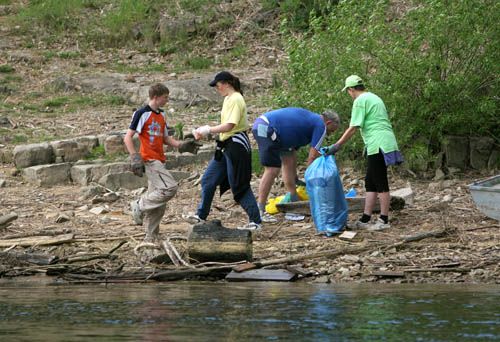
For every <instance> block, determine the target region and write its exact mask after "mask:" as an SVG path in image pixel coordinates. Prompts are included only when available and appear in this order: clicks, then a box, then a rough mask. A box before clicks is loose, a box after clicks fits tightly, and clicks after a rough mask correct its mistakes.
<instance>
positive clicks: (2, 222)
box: [0, 213, 17, 229]
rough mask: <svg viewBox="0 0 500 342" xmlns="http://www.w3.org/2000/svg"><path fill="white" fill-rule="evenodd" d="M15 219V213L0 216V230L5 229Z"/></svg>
mask: <svg viewBox="0 0 500 342" xmlns="http://www.w3.org/2000/svg"><path fill="white" fill-rule="evenodd" d="M16 219H17V214H16V213H10V214H7V215H3V216H0V229H3V228H7V227H8V226H9V225H10V224H11V223H12V221H14V220H16Z"/></svg>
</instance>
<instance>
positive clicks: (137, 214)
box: [130, 200, 144, 225]
mask: <svg viewBox="0 0 500 342" xmlns="http://www.w3.org/2000/svg"><path fill="white" fill-rule="evenodd" d="M130 210H131V214H132V219H133V220H134V222H135V224H137V225H142V217H143V216H144V213H143V212H142V211H141V209H140V208H139V200H135V201H132V202H130Z"/></svg>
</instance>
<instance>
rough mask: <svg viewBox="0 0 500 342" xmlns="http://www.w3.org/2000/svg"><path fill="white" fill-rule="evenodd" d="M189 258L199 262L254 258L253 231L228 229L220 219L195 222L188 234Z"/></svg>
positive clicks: (234, 260)
mask: <svg viewBox="0 0 500 342" xmlns="http://www.w3.org/2000/svg"><path fill="white" fill-rule="evenodd" d="M187 251H188V255H189V258H190V259H191V260H194V261H197V262H205V261H220V262H236V261H242V260H247V261H251V260H252V232H250V231H248V230H238V229H228V228H225V227H223V226H222V224H221V222H220V221H219V220H213V221H210V222H206V223H198V224H195V225H194V226H193V227H192V228H191V230H190V231H189V234H188V243H187Z"/></svg>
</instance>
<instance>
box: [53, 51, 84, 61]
mask: <svg viewBox="0 0 500 342" xmlns="http://www.w3.org/2000/svg"><path fill="white" fill-rule="evenodd" d="M57 55H58V56H59V58H62V59H74V58H78V57H80V55H81V54H80V52H79V51H61V52H59V53H58V54H57Z"/></svg>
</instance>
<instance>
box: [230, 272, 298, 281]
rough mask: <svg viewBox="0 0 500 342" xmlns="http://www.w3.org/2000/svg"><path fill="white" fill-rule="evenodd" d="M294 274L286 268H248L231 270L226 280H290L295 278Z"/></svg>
mask: <svg viewBox="0 0 500 342" xmlns="http://www.w3.org/2000/svg"><path fill="white" fill-rule="evenodd" d="M296 276H297V275H296V274H295V273H292V272H290V271H288V270H266V269H260V270H250V271H246V272H234V271H231V272H230V273H229V274H228V275H227V276H226V280H229V281H255V280H263V281H290V280H292V279H295V278H296Z"/></svg>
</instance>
